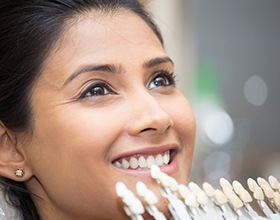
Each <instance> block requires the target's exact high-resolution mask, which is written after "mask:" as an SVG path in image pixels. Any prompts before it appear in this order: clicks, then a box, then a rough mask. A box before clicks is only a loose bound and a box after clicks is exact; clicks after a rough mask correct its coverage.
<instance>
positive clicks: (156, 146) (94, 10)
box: [0, 0, 195, 220]
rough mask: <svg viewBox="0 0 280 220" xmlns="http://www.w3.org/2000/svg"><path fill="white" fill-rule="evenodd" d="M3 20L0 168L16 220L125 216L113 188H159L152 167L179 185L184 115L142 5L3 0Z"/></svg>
mask: <svg viewBox="0 0 280 220" xmlns="http://www.w3.org/2000/svg"><path fill="white" fill-rule="evenodd" d="M0 19H1V20H0V23H1V26H0V39H1V40H0V51H1V53H2V55H1V57H0V175H1V176H2V178H1V183H2V186H3V190H4V192H5V193H6V195H7V197H6V199H7V202H8V203H10V204H12V206H14V207H15V208H16V210H17V211H18V213H19V219H26V220H35V219H45V220H48V219H50V220H51V219H60V220H63V219H65V220H66V219H67V220H71V219H73V220H74V219H80V220H88V219H126V218H127V217H126V216H125V213H124V212H123V211H122V208H121V202H120V200H119V199H118V198H117V195H116V193H115V184H116V183H117V182H118V181H120V180H121V181H123V182H125V183H126V184H127V185H128V186H130V187H131V188H134V186H135V184H136V182H137V181H139V180H140V179H141V180H142V181H144V182H145V183H146V184H147V185H148V186H149V187H150V188H151V189H153V190H154V191H155V192H157V193H158V195H159V192H158V189H157V186H156V184H155V183H154V182H153V181H152V180H151V178H150V167H151V165H152V164H157V165H158V166H160V167H161V170H162V171H163V172H165V173H166V174H168V175H170V176H172V177H174V178H175V179H176V180H177V181H179V182H181V183H186V181H187V176H188V173H189V169H190V165H191V159H192V152H193V146H194V139H195V138H194V136H195V121H194V117H193V113H192V110H191V108H190V106H189V104H188V102H187V100H186V99H185V97H184V96H183V94H182V93H181V92H180V91H179V89H178V88H177V87H176V80H175V73H174V64H173V62H172V60H171V58H169V57H168V55H167V54H166V52H165V50H164V47H163V41H162V37H161V35H160V33H159V31H158V29H157V27H156V25H155V24H154V22H153V21H152V20H151V18H150V16H149V15H148V14H147V12H146V11H145V10H144V8H143V5H141V4H140V2H139V1H136V0H116V1H114V0H105V1H104V0H102V1H98V0H79V1H77V0H67V1H65V0H39V1H38V0H36V1H35V0H22V1H17V0H4V1H2V2H1V5H0ZM165 206H166V202H165V201H164V199H162V202H161V203H160V204H159V205H158V208H159V209H160V210H162V211H163V212H164V213H165V214H167V212H168V211H167V207H165ZM108 207H110V208H108ZM146 218H147V219H149V216H148V214H147V216H146Z"/></svg>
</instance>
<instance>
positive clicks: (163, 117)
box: [127, 94, 173, 136]
mask: <svg viewBox="0 0 280 220" xmlns="http://www.w3.org/2000/svg"><path fill="white" fill-rule="evenodd" d="M130 109H131V114H130V117H129V119H128V126H127V132H128V133H129V134H130V135H132V136H137V135H140V134H144V133H150V134H163V133H165V132H166V131H167V130H168V129H169V128H170V127H172V126H173V121H172V119H171V117H170V115H169V114H168V112H167V111H165V110H164V108H162V106H161V105H160V102H159V101H158V100H157V99H156V98H154V97H153V96H152V95H150V94H149V95H145V96H144V97H143V96H142V98H140V97H138V99H137V100H136V99H134V101H133V107H132V108H130Z"/></svg>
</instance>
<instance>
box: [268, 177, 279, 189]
mask: <svg viewBox="0 0 280 220" xmlns="http://www.w3.org/2000/svg"><path fill="white" fill-rule="evenodd" d="M268 182H269V184H270V186H271V187H272V188H273V189H274V190H277V189H278V187H279V185H280V183H279V181H278V180H277V178H276V177H274V176H269V177H268Z"/></svg>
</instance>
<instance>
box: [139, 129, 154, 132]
mask: <svg viewBox="0 0 280 220" xmlns="http://www.w3.org/2000/svg"><path fill="white" fill-rule="evenodd" d="M150 130H151V131H155V130H156V129H155V128H145V129H143V130H141V131H140V133H141V132H145V131H150Z"/></svg>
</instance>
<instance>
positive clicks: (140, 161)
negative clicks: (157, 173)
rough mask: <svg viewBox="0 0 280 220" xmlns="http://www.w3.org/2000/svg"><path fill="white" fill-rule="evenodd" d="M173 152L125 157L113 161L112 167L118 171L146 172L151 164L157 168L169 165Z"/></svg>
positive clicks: (166, 151) (169, 150) (170, 150)
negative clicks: (118, 169)
mask: <svg viewBox="0 0 280 220" xmlns="http://www.w3.org/2000/svg"><path fill="white" fill-rule="evenodd" d="M174 154H175V150H173V149H168V150H165V151H163V152H160V153H154V154H148V153H137V154H133V155H131V156H125V157H121V158H118V159H117V160H114V161H113V163H112V164H113V165H114V166H115V167H117V168H120V169H129V170H148V169H150V167H151V166H152V165H153V164H156V165H157V166H159V167H164V166H167V165H168V164H170V163H171V161H172V159H173V157H174Z"/></svg>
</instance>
